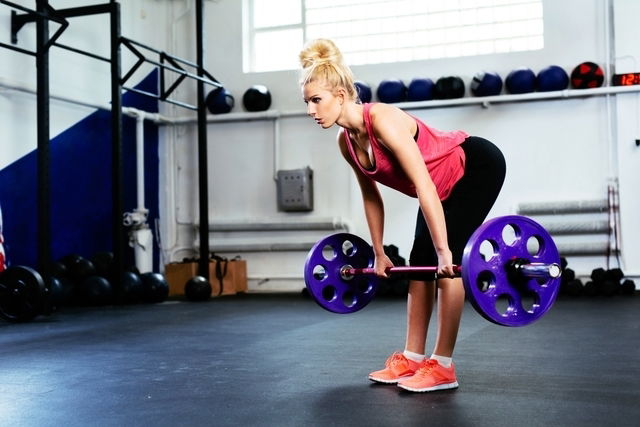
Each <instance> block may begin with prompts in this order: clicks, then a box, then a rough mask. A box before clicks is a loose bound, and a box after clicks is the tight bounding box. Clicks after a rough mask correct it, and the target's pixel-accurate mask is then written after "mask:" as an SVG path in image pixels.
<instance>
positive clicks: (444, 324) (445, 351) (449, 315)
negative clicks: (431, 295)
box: [433, 278, 465, 357]
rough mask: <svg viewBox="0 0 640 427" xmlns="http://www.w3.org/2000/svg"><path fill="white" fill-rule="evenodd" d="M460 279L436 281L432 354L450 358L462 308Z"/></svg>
mask: <svg viewBox="0 0 640 427" xmlns="http://www.w3.org/2000/svg"><path fill="white" fill-rule="evenodd" d="M464 294H465V292H464V286H463V285H462V279H460V278H456V279H439V280H438V310H437V311H438V334H437V336H436V344H435V347H434V349H433V353H434V354H437V355H438V356H444V357H452V355H453V350H454V348H455V345H456V339H457V338H458V329H459V328H460V319H461V318H462V309H463V308H464Z"/></svg>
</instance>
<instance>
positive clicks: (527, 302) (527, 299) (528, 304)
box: [520, 292, 540, 314]
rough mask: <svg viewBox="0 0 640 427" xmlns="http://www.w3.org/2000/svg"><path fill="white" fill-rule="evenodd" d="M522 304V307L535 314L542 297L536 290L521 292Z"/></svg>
mask: <svg viewBox="0 0 640 427" xmlns="http://www.w3.org/2000/svg"><path fill="white" fill-rule="evenodd" d="M520 295H521V297H520V304H521V305H522V308H523V309H524V310H525V311H526V312H527V313H530V314H533V313H534V312H535V311H536V309H537V308H538V307H539V306H540V299H539V298H538V294H537V293H535V292H521V294H520Z"/></svg>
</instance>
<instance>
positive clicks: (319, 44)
mask: <svg viewBox="0 0 640 427" xmlns="http://www.w3.org/2000/svg"><path fill="white" fill-rule="evenodd" d="M327 63H331V64H335V65H342V53H341V52H340V49H338V46H336V44H335V43H334V42H332V41H331V40H328V39H316V40H313V41H311V42H309V43H308V44H307V45H306V46H305V48H304V49H303V50H302V52H300V65H301V66H302V68H309V67H313V66H318V65H321V64H327Z"/></svg>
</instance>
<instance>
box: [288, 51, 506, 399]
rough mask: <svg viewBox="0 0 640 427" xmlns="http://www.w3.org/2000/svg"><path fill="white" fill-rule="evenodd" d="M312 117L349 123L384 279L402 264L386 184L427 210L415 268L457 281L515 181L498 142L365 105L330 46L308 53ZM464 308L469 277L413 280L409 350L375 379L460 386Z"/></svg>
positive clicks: (421, 215) (305, 71) (346, 152)
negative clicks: (471, 246) (433, 325)
mask: <svg viewBox="0 0 640 427" xmlns="http://www.w3.org/2000/svg"><path fill="white" fill-rule="evenodd" d="M300 63H301V65H302V78H301V87H302V92H303V98H304V102H305V103H306V104H307V113H308V114H309V116H311V117H313V119H314V120H315V121H316V123H317V124H318V125H319V126H321V127H322V128H324V129H328V128H330V127H332V126H333V125H338V126H339V128H340V129H339V131H338V146H339V148H340V151H341V152H342V155H343V156H344V158H345V160H346V161H347V163H349V164H350V165H351V167H352V168H353V170H354V172H355V175H356V177H357V181H358V184H359V186H360V189H361V192H362V199H363V202H364V212H365V216H366V220H367V224H368V226H369V232H370V234H371V242H372V246H373V250H374V253H375V264H374V267H375V271H376V274H377V275H379V276H382V277H386V274H385V269H386V268H387V267H391V266H393V264H392V262H391V260H390V259H389V258H388V257H387V256H386V255H385V253H384V249H383V228H384V205H383V200H382V197H381V195H380V192H379V190H378V187H377V184H376V183H381V184H383V185H386V186H388V187H391V188H393V189H395V190H397V191H400V192H402V193H404V194H406V195H407V196H409V197H414V198H417V200H418V204H419V209H418V218H417V223H416V229H415V239H414V244H413V248H412V250H411V255H410V264H411V265H437V266H438V268H437V276H453V275H454V270H453V268H454V265H456V264H457V265H459V264H460V263H461V258H462V252H463V249H464V246H465V244H466V242H467V240H468V239H469V237H470V236H471V234H472V233H473V232H474V231H475V229H476V228H478V227H479V226H480V225H481V224H482V222H483V221H484V219H485V218H486V216H487V214H488V213H489V210H490V209H491V207H492V206H493V204H494V202H495V200H496V198H497V197H498V194H499V192H500V189H501V187H502V183H503V181H504V176H505V162H504V157H503V156H502V153H501V152H500V150H499V149H498V148H497V147H496V146H495V145H493V144H492V143H491V142H489V141H487V140H485V139H482V138H478V137H472V136H469V135H468V134H466V133H465V132H463V131H454V132H443V131H439V130H437V129H434V128H433V127H430V126H427V125H426V124H424V123H423V122H422V121H420V120H418V119H416V118H415V117H412V116H410V115H409V114H407V113H405V112H404V111H402V110H400V109H399V108H397V107H394V106H391V105H387V104H383V103H374V104H361V103H360V102H359V100H358V96H357V92H356V89H355V87H354V83H353V75H352V73H351V70H350V69H349V67H348V66H346V65H345V63H344V62H343V58H342V54H341V53H340V50H339V49H338V47H337V46H336V45H335V44H334V43H333V42H332V41H330V40H326V39H318V40H314V41H312V42H310V43H309V44H308V45H307V46H306V47H305V48H304V50H303V51H302V52H301V53H300ZM436 286H437V289H438V299H437V300H438V307H437V335H436V341H435V348H434V349H433V352H432V354H431V355H430V356H429V357H425V345H426V340H427V331H428V328H429V321H430V318H431V313H432V310H433V306H434V301H435V299H436V298H435V293H436ZM463 306H464V288H463V285H462V279H460V278H438V279H437V280H436V277H435V275H426V276H425V275H422V276H420V277H413V278H412V280H411V281H410V282H409V292H408V298H407V333H406V338H405V346H404V351H402V352H397V353H394V354H393V355H391V356H390V357H388V358H387V361H386V363H385V367H384V368H383V369H381V370H378V371H374V372H372V373H371V374H369V379H370V380H372V381H375V382H379V383H387V384H397V385H398V386H399V387H401V388H403V389H406V390H410V391H415V392H425V391H434V390H442V389H451V388H456V387H458V381H457V377H456V373H455V367H454V364H453V361H452V356H453V351H454V347H455V343H456V339H457V335H458V328H459V325H460V318H461V315H462V309H463Z"/></svg>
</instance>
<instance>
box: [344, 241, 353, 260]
mask: <svg viewBox="0 0 640 427" xmlns="http://www.w3.org/2000/svg"><path fill="white" fill-rule="evenodd" d="M342 253H343V254H345V255H346V256H353V255H354V254H355V253H356V247H355V246H354V244H353V243H352V242H351V240H345V241H344V242H343V243H342Z"/></svg>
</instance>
